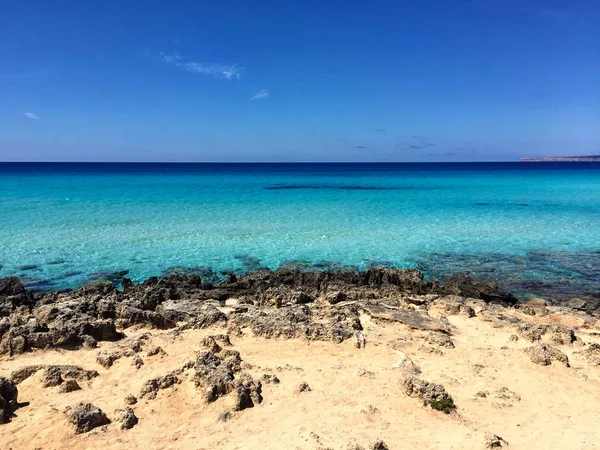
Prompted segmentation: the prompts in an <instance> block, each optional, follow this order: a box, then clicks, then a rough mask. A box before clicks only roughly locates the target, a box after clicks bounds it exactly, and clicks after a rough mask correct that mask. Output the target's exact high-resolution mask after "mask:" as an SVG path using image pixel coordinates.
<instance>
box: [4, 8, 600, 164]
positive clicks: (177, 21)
mask: <svg viewBox="0 0 600 450" xmlns="http://www.w3.org/2000/svg"><path fill="white" fill-rule="evenodd" d="M598 23H600V0H569V1H558V0H411V1H402V0H395V1H393V0H388V1H383V0H354V1H347V0H346V1H334V0H325V1H324V0H319V1H316V0H278V1H266V0H252V1H250V0H246V1H241V0H202V1H197V0H194V1H192V0H190V1H187V0H171V1H168V2H166V1H163V0H144V1H137V2H134V1H129V0H119V1H115V0H102V1H96V0H86V1H80V2H75V1H71V0H69V1H67V0H53V1H48V0H2V1H1V2H0V161H207V162H213V161H214V162H229V161H231V162H233V161H235V162H247V161H255V162H265V161H283V162H287V161H315V162H320V161H373V162H375V161H507V160H508V161H510V160H515V159H517V158H519V157H525V156H546V155H554V156H557V155H585V154H600V50H599V49H600V26H598Z"/></svg>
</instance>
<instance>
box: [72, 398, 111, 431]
mask: <svg viewBox="0 0 600 450" xmlns="http://www.w3.org/2000/svg"><path fill="white" fill-rule="evenodd" d="M67 417H68V419H69V422H70V423H72V424H73V425H75V433H77V434H81V433H87V432H88V431H91V430H93V429H94V428H97V427H101V426H103V425H108V424H109V423H110V420H109V419H108V417H106V414H104V412H103V411H102V410H101V409H100V408H98V407H96V406H94V405H92V404H91V403H80V404H78V405H77V406H76V407H75V408H71V409H69V410H68V411H67Z"/></svg>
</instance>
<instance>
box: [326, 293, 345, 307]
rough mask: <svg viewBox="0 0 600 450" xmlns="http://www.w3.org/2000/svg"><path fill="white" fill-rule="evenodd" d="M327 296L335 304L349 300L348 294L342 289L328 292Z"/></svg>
mask: <svg viewBox="0 0 600 450" xmlns="http://www.w3.org/2000/svg"><path fill="white" fill-rule="evenodd" d="M325 298H326V299H327V301H328V302H329V303H330V304H331V305H335V304H337V303H341V302H345V301H347V300H348V296H347V295H346V294H345V293H344V292H340V291H337V292H331V293H329V294H327V296H326V297H325Z"/></svg>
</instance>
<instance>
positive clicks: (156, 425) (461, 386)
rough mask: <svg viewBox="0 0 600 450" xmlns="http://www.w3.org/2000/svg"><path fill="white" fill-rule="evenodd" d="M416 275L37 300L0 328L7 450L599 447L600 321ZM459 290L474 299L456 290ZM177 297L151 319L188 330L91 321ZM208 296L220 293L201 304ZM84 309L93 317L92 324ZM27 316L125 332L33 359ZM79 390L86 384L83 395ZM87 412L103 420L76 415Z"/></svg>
mask: <svg viewBox="0 0 600 450" xmlns="http://www.w3.org/2000/svg"><path fill="white" fill-rule="evenodd" d="M375 272H376V273H375ZM413 272H415V271H396V270H391V269H379V270H377V271H374V273H373V274H371V276H369V277H366V278H365V277H362V278H361V277H358V278H356V277H355V278H352V279H351V278H348V277H338V276H335V275H316V274H309V275H306V276H302V275H301V274H299V273H298V272H296V271H290V272H289V273H278V272H276V273H264V274H254V275H249V276H248V277H246V278H241V279H236V280H234V279H229V280H228V281H227V282H225V283H224V284H223V285H221V286H216V287H213V288H212V289H210V290H208V289H207V287H206V286H202V285H194V283H193V280H190V279H188V278H186V277H176V278H174V279H170V280H168V282H166V281H165V280H161V281H157V282H154V281H153V282H152V283H149V284H146V285H145V286H131V287H128V286H127V283H125V286H126V288H125V290H124V292H122V293H121V292H119V291H116V290H114V288H112V289H111V288H110V287H108V286H107V285H103V286H101V285H96V287H93V288H82V289H80V290H79V291H74V292H72V293H68V294H60V295H59V294H46V295H44V296H41V295H39V294H38V297H39V298H37V299H33V297H32V298H31V299H32V301H33V302H34V303H33V304H32V305H33V306H29V307H28V306H23V305H21V306H19V307H17V308H13V311H12V312H11V314H10V315H8V316H6V317H4V318H3V319H1V321H2V322H0V323H1V324H2V330H3V337H2V353H3V354H2V356H1V357H0V377H4V378H5V380H7V381H6V382H7V383H8V382H14V384H15V386H16V387H17V389H18V401H17V403H16V404H15V407H14V409H12V411H13V413H11V414H7V419H6V422H7V423H4V424H1V425H0V436H1V441H2V442H3V445H2V446H3V448H11V449H29V448H31V449H36V448H42V449H58V448H75V449H83V448H111V449H112V448H115V449H116V448H139V447H145V448H153V449H154V448H156V449H159V448H173V449H176V448H182V449H187V448H190V449H199V448H205V449H209V448H223V449H250V448H252V449H253V448H257V449H258V448H269V449H281V448H293V449H360V448H365V449H368V448H390V449H396V448H431V449H438V448H439V449H442V448H443V449H470V448H473V449H476V448H504V447H507V448H515V449H529V448H548V449H552V448H556V449H558V448H560V449H566V448H568V449H588V448H589V449H591V448H597V446H598V445H599V443H600V432H599V431H598V427H597V426H596V425H597V424H596V422H597V404H598V401H599V400H600V383H599V380H600V366H599V364H600V347H598V344H600V327H599V326H598V323H597V318H596V317H594V316H593V315H590V314H588V313H586V312H584V311H578V310H575V309H572V308H568V307H564V306H553V305H550V304H548V302H546V301H543V300H542V299H532V300H530V301H529V302H528V303H526V304H519V303H517V304H514V305H511V304H509V303H507V302H506V301H486V300H484V299H483V298H482V297H486V298H491V297H490V296H492V297H493V295H496V296H497V298H498V299H501V298H502V297H501V296H502V295H504V294H499V293H498V292H494V291H493V286H491V285H485V284H477V283H476V282H475V284H470V285H469V284H468V282H467V281H465V280H462V282H461V283H458V284H455V285H451V283H447V284H446V286H445V287H440V286H438V287H435V288H431V286H430V290H436V289H437V290H438V291H439V292H440V294H433V293H426V294H419V293H417V291H419V290H421V291H424V290H426V289H424V286H425V284H426V282H424V281H422V280H420V279H419V278H418V277H416V278H415V274H414V273H413ZM319 277H320V278H319ZM365 280H369V281H368V282H366V281H365ZM161 283H162V284H161ZM302 283H304V286H302ZM457 286H460V288H459V291H460V289H462V290H463V291H464V292H462V293H463V294H464V293H466V291H469V293H470V296H462V295H455V294H448V295H444V289H445V290H454V291H456V287H457ZM2 287H3V291H0V292H2V293H1V294H0V303H3V306H4V307H5V311H6V308H7V306H6V305H8V304H9V303H10V302H12V303H13V304H14V303H18V302H17V300H16V299H18V298H20V299H21V300H20V301H21V303H24V302H25V300H26V299H27V298H29V295H30V294H28V293H26V292H25V291H22V290H21V289H19V288H18V286H17V285H16V284H15V283H14V282H11V283H10V285H9V283H7V282H6V279H5V280H3V285H2ZM11 289H12V290H11ZM169 289H170V290H171V296H172V297H176V298H174V299H165V298H163V299H162V300H157V301H158V304H157V305H149V306H154V310H153V313H154V314H156V316H160V317H163V318H164V319H165V322H169V321H170V320H172V319H178V320H175V323H172V324H171V323H162V324H161V323H159V322H158V321H157V320H156V317H155V318H154V319H153V320H152V321H150V320H145V321H144V320H139V321H138V323H134V324H132V323H131V322H132V321H131V320H129V323H127V320H122V319H123V318H124V317H126V316H127V314H126V313H123V312H122V311H121V312H120V313H119V312H117V313H116V315H115V316H114V317H113V318H109V319H100V318H98V317H99V316H100V315H98V316H97V317H95V318H93V317H92V316H93V313H92V312H91V310H90V308H89V305H97V306H99V305H101V304H102V303H103V302H109V303H110V302H115V303H119V302H120V303H121V306H123V304H126V303H128V302H136V301H137V302H139V301H144V300H147V299H148V298H150V297H152V295H154V297H155V298H159V297H160V296H159V295H158V294H157V293H158V292H163V293H164V292H167V291H168V290H169ZM173 289H175V290H176V291H177V292H176V293H175V292H173ZM165 290H166V291H165ZM17 291H19V292H20V293H18V292H17ZM128 291H129V292H130V293H129V295H127V292H128ZM235 292H237V294H240V295H234V293H235ZM7 293H9V294H10V295H6V294H7ZM207 293H209V296H210V297H213V298H212V299H209V298H204V299H201V296H202V295H203V294H204V295H205V297H206V294H207ZM217 293H218V295H217ZM458 293H459V294H461V292H458ZM492 294H493V295H492ZM49 296H53V297H52V300H50V299H49ZM215 297H216V298H219V299H218V300H216V299H215ZM509 298H510V296H506V297H504V300H506V299H509ZM74 301H77V303H78V305H82V304H83V305H87V306H86V307H84V308H80V309H84V310H86V311H85V313H80V312H77V306H75V305H74V303H73V302H74ZM130 304H131V303H130ZM138 306H140V305H138ZM28 308H31V311H32V316H31V318H30V319H29V325H31V323H32V321H37V326H38V327H40V329H44V330H50V331H51V330H53V329H60V330H61V332H62V333H68V331H67V328H68V325H66V324H67V322H69V321H70V323H75V322H77V321H79V323H78V325H77V326H78V327H79V328H80V329H82V326H81V325H82V323H83V322H85V321H86V320H87V321H88V322H89V323H88V325H89V324H93V323H97V321H99V320H104V321H108V322H112V323H113V324H115V326H116V331H117V333H119V334H118V337H117V336H110V339H109V340H102V339H97V338H93V341H95V342H92V340H87V341H86V340H85V339H83V340H82V341H81V342H79V343H77V342H76V339H75V340H72V341H71V342H69V343H67V344H64V345H63V344H57V343H51V341H47V342H46V348H33V347H32V345H31V344H28V345H27V346H25V347H24V348H23V352H19V351H18V350H17V349H16V347H15V346H14V339H15V336H17V334H19V335H20V336H25V339H26V340H28V341H29V342H35V340H34V339H33V338H32V336H33V334H29V335H28V334H27V333H28V332H25V331H24V329H20V331H19V332H18V333H17V332H16V331H15V330H16V329H18V327H17V325H16V322H18V320H17V319H16V317H17V316H18V315H20V317H21V318H23V317H24V316H25V315H26V313H25V312H24V309H28ZM48 308H50V310H48ZM67 309H68V310H69V311H68V312H67ZM146 311H149V310H146ZM130 313H131V311H130ZM78 314H79V318H77V319H76V316H78ZM61 315H63V317H62V319H59V318H58V317H59V316H61ZM84 315H85V317H84ZM130 315H131V314H130ZM34 317H35V318H34ZM290 317H295V319H289V318H290ZM286 318H287V319H286ZM44 320H45V321H46V322H45V323H44V324H42V322H43V321H44ZM60 320H62V321H63V322H62V323H61V325H58V322H57V321H60ZM74 320H75V322H73V321H74ZM9 321H12V322H11V327H10V328H7V325H6V324H7V323H8V322H9ZM21 322H23V321H22V320H21ZM150 322H154V323H150ZM36 333H38V335H37V336H38V337H39V334H43V333H44V332H43V331H42V332H40V331H37V332H36ZM11 336H12V340H13V344H10V339H9V338H10V337H11ZM211 336H214V338H212V337H211ZM55 344H56V345H55ZM594 344H595V345H594ZM11 345H12V347H11ZM11 349H12V350H11ZM7 350H8V351H7ZM238 352H239V353H238ZM36 365H37V366H38V367H34V368H33V369H31V368H30V369H27V368H28V367H29V366H36ZM63 366H77V368H78V369H77V370H74V369H73V368H71V369H66V368H65V367H63ZM57 367H58V368H57ZM225 367H226V368H225ZM56 373H60V375H56ZM169 377H172V378H173V379H172V380H171V381H170V382H165V381H166V380H167V378H169ZM11 378H12V381H11ZM0 379H2V378H0ZM169 379H170V378H169ZM223 379H225V382H224V384H223ZM69 380H75V383H76V385H77V387H78V388H79V389H77V390H73V391H70V388H71V386H70V385H71V384H72V382H71V381H69ZM152 380H158V382H155V383H152V382H150V383H149V381H152ZM167 381H168V380H167ZM67 385H69V388H67V387H66V386H67ZM45 386H46V387H45ZM215 389H216V390H215ZM66 391H70V392H66ZM128 396H129V397H128ZM131 396H133V397H135V399H132V398H131ZM432 396H433V397H432ZM443 398H450V399H451V402H450V403H447V404H446V405H450V407H449V408H447V409H446V410H445V411H444V410H436V409H434V407H432V405H434V403H432V399H433V400H436V399H437V400H441V399H443ZM6 400H7V402H8V400H9V399H6ZM7 402H5V403H7ZM88 403H89V404H92V405H93V407H95V408H98V409H99V410H100V413H101V417H102V418H101V420H96V419H98V417H100V416H98V415H96V416H95V419H89V417H88V418H86V417H85V414H86V413H85V412H83V413H81V411H79V412H77V414H80V413H81V414H80V415H77V414H76V411H77V407H78V405H79V404H88ZM438 404H439V403H438ZM0 405H1V403H0ZM9 408H10V407H9ZM127 408H131V410H130V411H129V410H127ZM442 409H443V408H442ZM94 411H95V410H94ZM123 411H129V412H125V413H124V412H123ZM87 414H90V413H89V411H88V412H87ZM130 414H133V416H134V417H135V420H132V418H131V417H127V416H129V415H130ZM8 416H9V417H8ZM124 417H127V420H126V419H124ZM96 422H97V423H98V425H95V423H96ZM133 422H136V423H133ZM132 423H133V425H132ZM88 425H89V426H90V427H91V428H90V429H89V430H85V431H82V429H81V427H83V428H85V427H86V426H88ZM92 425H93V426H92Z"/></svg>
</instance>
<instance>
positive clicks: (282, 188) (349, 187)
mask: <svg viewBox="0 0 600 450" xmlns="http://www.w3.org/2000/svg"><path fill="white" fill-rule="evenodd" d="M265 189H266V190H267V191H288V190H298V189H313V190H326V189H329V190H335V191H411V190H415V189H418V188H415V187H412V186H404V187H388V186H358V185H341V186H332V185H326V184H325V185H321V184H276V185H273V186H267V187H265ZM429 189H431V188H429Z"/></svg>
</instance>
